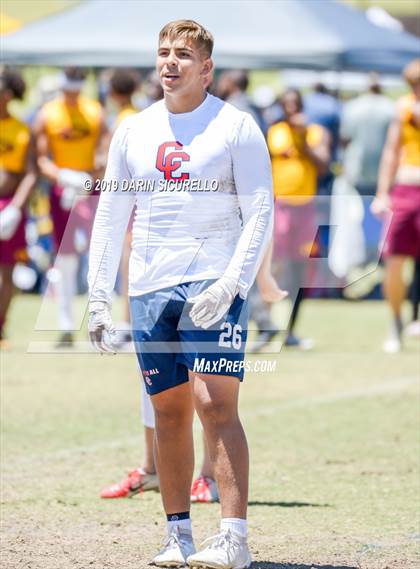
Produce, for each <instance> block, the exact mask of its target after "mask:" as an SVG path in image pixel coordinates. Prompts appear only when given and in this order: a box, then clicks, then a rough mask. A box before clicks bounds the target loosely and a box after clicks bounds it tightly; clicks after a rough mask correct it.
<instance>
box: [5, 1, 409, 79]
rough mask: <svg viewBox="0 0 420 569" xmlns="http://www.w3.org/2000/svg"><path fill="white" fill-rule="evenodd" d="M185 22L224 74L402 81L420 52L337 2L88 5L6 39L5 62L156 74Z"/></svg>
mask: <svg viewBox="0 0 420 569" xmlns="http://www.w3.org/2000/svg"><path fill="white" fill-rule="evenodd" d="M180 18H188V19H195V20H197V21H199V22H200V23H202V24H203V25H205V26H206V27H207V28H208V29H209V30H210V31H211V32H212V33H213V34H214V37H215V50H214V58H215V62H216V65H217V66H218V67H244V68H279V67H283V68H284V67H289V68H290V67H293V68H311V69H337V70H342V69H347V70H351V69H353V70H376V71H381V72H386V73H399V72H400V71H401V69H402V67H403V66H404V65H405V64H406V63H407V62H408V61H410V60H411V59H413V58H415V57H418V54H419V50H420V42H419V39H418V38H416V37H414V36H411V35H409V34H407V33H402V32H398V31H394V30H389V29H385V28H381V27H378V26H376V25H374V24H372V23H371V22H370V21H369V20H368V19H367V18H366V16H365V14H364V13H363V12H360V11H358V10H355V9H353V8H351V7H349V6H347V5H344V4H341V3H338V2H335V1H333V0H317V1H314V0H281V1H280V0H258V1H255V0H241V1H238V0H222V1H220V0H211V1H207V0H200V1H195V2H191V1H189V0H89V1H86V0H85V1H83V2H82V3H81V4H80V5H78V6H76V7H75V8H73V9H71V10H68V11H65V12H62V13H60V14H58V15H54V16H51V17H49V18H46V19H44V20H41V21H38V22H35V23H33V24H31V25H28V26H26V27H25V28H24V29H22V30H20V31H18V32H16V33H14V34H12V35H10V36H8V37H4V38H2V59H3V61H4V62H6V63H13V64H35V65H38V64H49V65H88V66H136V67H152V66H154V60H155V53H156V46H157V36H158V32H159V30H160V29H161V28H162V27H163V25H164V24H166V23H167V22H168V21H170V20H174V19H180Z"/></svg>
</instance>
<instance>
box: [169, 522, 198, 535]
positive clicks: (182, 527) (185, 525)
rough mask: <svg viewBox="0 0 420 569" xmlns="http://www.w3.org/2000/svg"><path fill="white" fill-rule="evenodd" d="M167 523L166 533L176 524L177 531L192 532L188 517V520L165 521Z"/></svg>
mask: <svg viewBox="0 0 420 569" xmlns="http://www.w3.org/2000/svg"><path fill="white" fill-rule="evenodd" d="M167 524H168V534H169V533H170V532H171V531H172V529H173V528H174V527H176V526H178V528H179V531H180V532H182V533H192V525H191V519H190V518H189V519H188V520H176V521H173V522H167Z"/></svg>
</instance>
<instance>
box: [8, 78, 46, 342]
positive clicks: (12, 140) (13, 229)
mask: <svg viewBox="0 0 420 569" xmlns="http://www.w3.org/2000/svg"><path fill="white" fill-rule="evenodd" d="M24 92H25V82H24V81H23V79H22V76H21V75H20V73H18V72H17V71H13V70H10V69H5V70H3V71H2V72H1V73H0V133H1V136H0V283H1V285H0V342H2V341H3V327H4V324H5V321H6V316H7V313H8V310H9V307H10V302H11V300H12V296H13V280H12V273H13V268H14V266H15V264H16V263H17V262H18V261H26V260H27V254H26V239H25V215H24V208H25V205H26V203H27V201H28V198H29V196H30V194H31V191H32V189H33V187H34V185H35V182H36V178H37V173H36V164H35V157H34V151H33V141H32V139H31V133H30V129H29V127H28V126H27V125H26V124H25V123H23V122H22V121H21V120H19V119H17V118H16V117H14V116H13V115H12V114H10V111H9V103H10V102H11V101H12V100H13V99H22V98H23V95H24ZM2 343H3V342H2Z"/></svg>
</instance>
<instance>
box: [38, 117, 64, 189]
mask: <svg viewBox="0 0 420 569" xmlns="http://www.w3.org/2000/svg"><path fill="white" fill-rule="evenodd" d="M34 137H35V149H36V154H37V157H38V159H37V166H38V168H39V171H40V173H41V174H42V175H43V176H45V177H46V178H48V180H50V181H51V182H57V177H58V174H59V171H60V169H59V168H58V166H56V165H55V164H54V162H53V161H52V160H51V158H50V156H49V146H48V137H47V133H46V131H45V121H44V117H43V114H42V111H41V112H40V113H39V114H38V116H37V117H36V119H35V124H34Z"/></svg>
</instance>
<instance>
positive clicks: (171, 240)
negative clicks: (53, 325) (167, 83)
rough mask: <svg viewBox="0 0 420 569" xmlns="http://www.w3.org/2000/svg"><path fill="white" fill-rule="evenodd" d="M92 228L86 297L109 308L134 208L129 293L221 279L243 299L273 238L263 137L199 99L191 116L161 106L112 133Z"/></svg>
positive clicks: (233, 113) (226, 109)
mask: <svg viewBox="0 0 420 569" xmlns="http://www.w3.org/2000/svg"><path fill="white" fill-rule="evenodd" d="M102 187H103V188H104V190H103V191H102V193H101V196H100V199H99V204H98V209H97V212H96V217H95V222H94V226H93V232H92V238H91V246H90V261H89V275H88V280H89V289H90V299H91V300H100V301H106V302H109V303H110V302H111V298H112V291H113V288H114V285H115V279H116V275H117V271H118V267H119V262H120V257H121V251H122V245H123V241H124V236H125V232H126V230H127V225H128V221H129V219H130V215H131V213H132V210H133V208H134V207H135V216H134V223H133V229H132V246H131V247H132V248H131V255H130V263H129V291H128V293H129V295H130V296H138V295H142V294H146V293H148V292H152V291H154V290H159V289H163V288H167V287H173V286H176V285H178V284H181V283H185V282H190V281H198V280H204V279H217V278H220V277H221V276H223V275H225V276H229V277H231V278H233V279H234V280H235V282H236V283H237V291H238V292H239V294H240V296H241V297H242V298H246V296H247V293H248V291H249V289H250V288H251V286H252V283H253V281H254V279H255V276H256V274H257V271H258V268H259V265H260V263H261V261H262V257H263V255H264V252H265V249H266V247H267V245H268V242H269V240H270V238H271V234H272V223H273V221H272V215H273V192H272V179H271V164H270V158H269V154H268V151H267V147H266V144H265V140H264V137H263V136H262V134H261V131H260V129H259V128H258V126H257V125H256V123H255V121H254V120H253V119H252V117H251V116H250V115H248V114H247V113H244V112H241V111H238V110H237V109H235V108H234V107H233V106H232V105H229V104H227V103H224V102H223V101H221V100H220V99H218V98H216V97H213V96H212V95H207V97H206V98H205V100H204V101H203V103H202V104H201V105H200V106H199V107H197V108H196V109H194V110H193V111H192V112H190V113H181V114H172V113H170V112H169V111H168V110H167V108H166V105H165V103H164V101H159V102H158V103H155V104H154V105H152V106H151V107H149V108H147V109H146V110H144V111H142V112H141V113H139V114H137V115H133V116H130V117H128V118H127V119H126V120H125V121H123V123H122V124H121V125H120V126H119V127H118V129H117V131H116V132H115V134H114V137H113V139H112V142H111V146H110V151H109V156H108V164H107V169H106V173H105V181H104V183H103V184H102Z"/></svg>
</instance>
